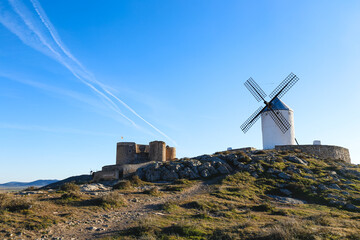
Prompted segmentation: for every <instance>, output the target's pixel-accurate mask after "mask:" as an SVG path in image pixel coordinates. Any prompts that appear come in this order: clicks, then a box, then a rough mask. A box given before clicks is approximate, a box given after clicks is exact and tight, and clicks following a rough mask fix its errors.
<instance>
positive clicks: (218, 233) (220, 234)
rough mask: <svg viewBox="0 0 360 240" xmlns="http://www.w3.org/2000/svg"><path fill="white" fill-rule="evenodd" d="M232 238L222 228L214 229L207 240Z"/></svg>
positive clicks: (228, 239)
mask: <svg viewBox="0 0 360 240" xmlns="http://www.w3.org/2000/svg"><path fill="white" fill-rule="evenodd" d="M232 239H233V238H232V237H230V236H229V234H227V233H226V232H225V231H224V230H222V229H216V230H215V231H214V232H213V233H212V235H211V236H210V237H209V240H232Z"/></svg>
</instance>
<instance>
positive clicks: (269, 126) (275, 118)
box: [241, 73, 299, 149]
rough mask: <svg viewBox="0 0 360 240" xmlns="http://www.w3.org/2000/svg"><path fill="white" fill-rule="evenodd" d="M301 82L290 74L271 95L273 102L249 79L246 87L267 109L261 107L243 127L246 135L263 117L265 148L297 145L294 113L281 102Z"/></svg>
mask: <svg viewBox="0 0 360 240" xmlns="http://www.w3.org/2000/svg"><path fill="white" fill-rule="evenodd" d="M298 80H299V78H298V77H297V76H296V75H295V74H293V73H290V74H289V76H287V78H285V80H284V81H282V83H280V85H279V86H278V87H277V88H275V90H274V91H273V92H272V93H271V94H270V95H269V97H270V98H271V100H270V101H269V102H267V101H266V100H265V97H266V94H265V92H264V91H263V90H262V89H261V88H260V87H259V85H258V84H257V83H256V82H255V81H254V80H253V79H252V78H249V80H247V81H246V82H245V86H246V87H247V89H249V91H250V92H251V94H252V95H253V96H254V97H255V99H256V100H257V101H258V102H260V101H263V102H264V104H265V107H259V108H258V109H257V110H256V111H255V112H254V113H253V114H252V115H251V116H250V117H249V118H248V119H247V120H246V121H245V122H244V123H243V124H242V125H241V129H242V130H243V132H244V133H246V132H247V131H248V130H249V129H250V128H251V127H252V125H254V124H255V122H256V121H257V120H258V119H259V118H260V116H261V125H262V135H263V148H264V149H272V148H275V146H276V145H295V144H296V143H297V142H296V139H295V128H294V113H293V110H291V109H290V108H289V107H288V106H287V105H286V104H285V103H284V102H283V101H281V100H280V98H281V97H282V96H284V94H285V93H287V91H289V89H290V88H291V87H292V86H293V85H294V84H295V83H296V82H297V81H298Z"/></svg>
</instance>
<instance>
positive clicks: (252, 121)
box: [240, 106, 266, 133]
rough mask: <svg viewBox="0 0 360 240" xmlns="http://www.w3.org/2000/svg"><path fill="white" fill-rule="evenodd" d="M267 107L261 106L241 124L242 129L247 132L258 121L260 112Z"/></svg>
mask: <svg viewBox="0 0 360 240" xmlns="http://www.w3.org/2000/svg"><path fill="white" fill-rule="evenodd" d="M265 108H266V106H265V107H259V108H258V109H257V110H256V111H255V112H254V113H253V114H252V115H251V116H250V117H249V118H248V119H247V120H246V121H245V122H244V123H243V124H242V125H241V126H240V128H241V130H242V131H243V132H244V133H246V132H247V131H248V130H249V129H250V128H251V127H252V125H254V124H255V123H256V121H257V120H258V119H259V118H260V114H261V113H262V111H263V110H264V109H265Z"/></svg>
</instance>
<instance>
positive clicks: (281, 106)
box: [263, 98, 292, 112]
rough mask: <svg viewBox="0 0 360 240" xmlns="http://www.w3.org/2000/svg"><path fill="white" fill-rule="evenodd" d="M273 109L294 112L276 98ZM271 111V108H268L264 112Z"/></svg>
mask: <svg viewBox="0 0 360 240" xmlns="http://www.w3.org/2000/svg"><path fill="white" fill-rule="evenodd" d="M271 107H272V109H273V110H289V111H292V109H291V108H289V107H288V105H286V104H285V103H284V102H283V101H281V100H280V99H279V98H275V99H274V100H273V101H272V102H271ZM266 111H270V109H269V107H266V108H265V109H264V111H263V112H266Z"/></svg>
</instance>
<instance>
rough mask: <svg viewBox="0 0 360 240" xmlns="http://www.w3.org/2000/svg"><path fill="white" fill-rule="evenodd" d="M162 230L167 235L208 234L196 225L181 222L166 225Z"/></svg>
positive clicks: (194, 235) (191, 235)
mask: <svg viewBox="0 0 360 240" xmlns="http://www.w3.org/2000/svg"><path fill="white" fill-rule="evenodd" d="M162 232H163V233H165V234H167V235H179V236H182V237H187V238H190V237H196V236H205V235H206V232H204V231H203V230H201V229H199V228H197V227H196V226H194V225H187V224H181V223H180V224H175V225H172V226H170V227H166V228H164V229H163V231H162Z"/></svg>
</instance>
